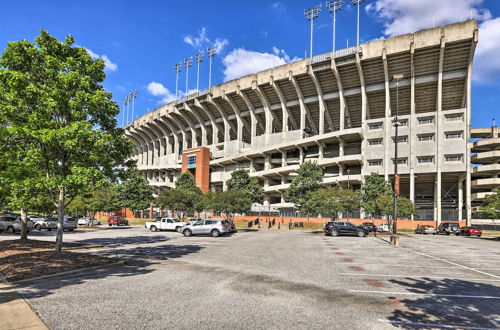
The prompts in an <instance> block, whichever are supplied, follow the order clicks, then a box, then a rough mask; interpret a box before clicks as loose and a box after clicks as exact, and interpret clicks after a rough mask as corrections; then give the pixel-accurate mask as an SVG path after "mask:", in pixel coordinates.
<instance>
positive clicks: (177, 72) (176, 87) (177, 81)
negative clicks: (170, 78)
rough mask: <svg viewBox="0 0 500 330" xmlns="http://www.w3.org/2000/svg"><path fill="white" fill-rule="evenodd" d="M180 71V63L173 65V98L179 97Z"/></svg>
mask: <svg viewBox="0 0 500 330" xmlns="http://www.w3.org/2000/svg"><path fill="white" fill-rule="evenodd" d="M181 71H182V63H177V64H176V65H175V98H176V99H177V98H179V72H181Z"/></svg>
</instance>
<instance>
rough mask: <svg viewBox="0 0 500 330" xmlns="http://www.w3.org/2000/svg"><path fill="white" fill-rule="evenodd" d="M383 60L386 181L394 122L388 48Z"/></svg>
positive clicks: (385, 50)
mask: <svg viewBox="0 0 500 330" xmlns="http://www.w3.org/2000/svg"><path fill="white" fill-rule="evenodd" d="M382 61H383V64H384V77H385V120H384V122H385V124H384V130H385V137H384V178H385V180H386V181H389V168H390V164H391V151H392V148H391V142H392V141H391V133H392V124H391V90H390V87H389V81H390V77H389V66H388V64H387V48H385V45H384V49H383V50H382Z"/></svg>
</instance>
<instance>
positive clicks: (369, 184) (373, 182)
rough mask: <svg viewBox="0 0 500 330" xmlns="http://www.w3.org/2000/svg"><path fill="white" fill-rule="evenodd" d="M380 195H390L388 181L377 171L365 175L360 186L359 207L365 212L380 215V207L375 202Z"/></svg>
mask: <svg viewBox="0 0 500 330" xmlns="http://www.w3.org/2000/svg"><path fill="white" fill-rule="evenodd" d="M381 195H392V188H391V186H390V184H389V182H387V181H385V179H384V178H383V177H381V176H379V175H378V174H377V173H372V174H370V175H368V176H366V177H365V182H364V183H363V185H362V186H361V190H360V196H361V207H362V208H363V209H364V210H365V212H366V213H368V214H371V215H373V216H377V215H381V214H382V213H380V212H381V210H380V208H379V207H378V206H377V203H376V202H375V201H376V199H377V198H378V197H379V196H381Z"/></svg>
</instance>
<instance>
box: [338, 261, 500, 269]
mask: <svg viewBox="0 0 500 330" xmlns="http://www.w3.org/2000/svg"><path fill="white" fill-rule="evenodd" d="M335 264H336V265H351V266H354V265H359V266H384V267H385V266H388V267H402V268H422V267H424V266H422V265H418V266H415V265H401V264H383V263H376V264H366V263H363V262H359V263H356V262H337V263H335ZM425 268H433V269H457V268H461V267H457V266H427V265H426V266H425ZM475 269H482V270H493V271H500V268H475Z"/></svg>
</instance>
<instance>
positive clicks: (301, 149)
mask: <svg viewBox="0 0 500 330" xmlns="http://www.w3.org/2000/svg"><path fill="white" fill-rule="evenodd" d="M299 151H300V155H299V158H300V159H299V163H300V164H303V163H304V158H305V156H304V148H300V147H299Z"/></svg>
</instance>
